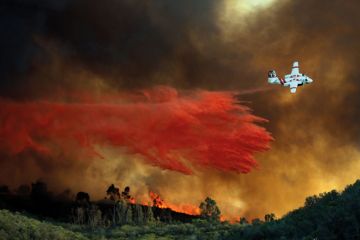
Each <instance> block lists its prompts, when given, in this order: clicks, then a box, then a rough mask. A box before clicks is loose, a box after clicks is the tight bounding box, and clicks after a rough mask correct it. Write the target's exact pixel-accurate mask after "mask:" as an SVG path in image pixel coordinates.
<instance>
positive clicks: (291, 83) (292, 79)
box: [268, 62, 313, 93]
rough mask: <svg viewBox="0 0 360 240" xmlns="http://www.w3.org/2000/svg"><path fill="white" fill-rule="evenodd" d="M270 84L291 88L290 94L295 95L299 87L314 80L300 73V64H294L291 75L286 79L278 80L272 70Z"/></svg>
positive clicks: (269, 77) (286, 76) (269, 75)
mask: <svg viewBox="0 0 360 240" xmlns="http://www.w3.org/2000/svg"><path fill="white" fill-rule="evenodd" d="M268 82H269V83H270V84H281V85H283V86H284V87H290V92H291V93H295V92H296V89H297V87H299V86H303V85H305V84H310V83H312V82H313V80H312V79H311V78H310V77H308V76H306V75H305V74H302V73H300V72H299V63H298V62H294V63H293V67H292V70H291V73H290V74H287V75H285V77H284V79H282V78H280V79H279V78H278V77H277V76H276V73H275V71H274V70H270V71H269V74H268Z"/></svg>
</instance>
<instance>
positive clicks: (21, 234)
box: [0, 180, 360, 240]
mask: <svg viewBox="0 0 360 240" xmlns="http://www.w3.org/2000/svg"><path fill="white" fill-rule="evenodd" d="M359 200H360V180H358V181H357V182H355V183H354V184H353V185H349V186H348V187H346V188H345V190H344V191H343V192H341V193H338V192H336V191H335V190H333V191H331V192H327V193H322V194H320V195H317V196H311V197H308V198H307V199H306V200H305V205H304V206H303V207H301V208H299V209H296V210H294V211H292V212H290V213H288V214H287V215H285V216H284V217H282V218H281V219H278V220H274V219H273V218H269V217H267V218H266V221H262V220H259V219H257V220H253V222H252V224H247V223H242V224H240V223H235V224H229V223H227V222H223V223H220V222H217V221H206V220H202V219H194V220H193V222H192V223H179V222H178V223H164V222H159V221H155V222H150V223H147V224H135V223H134V224H125V225H121V226H111V227H93V228H91V227H90V226H84V225H76V224H65V223H58V222H48V221H39V220H36V219H33V218H30V217H28V216H25V215H22V214H20V213H12V212H9V211H8V210H0V239H163V240H164V239H229V240H232V239H324V240H326V239H359V238H360V231H359V228H360V224H359V223H360V201H359Z"/></svg>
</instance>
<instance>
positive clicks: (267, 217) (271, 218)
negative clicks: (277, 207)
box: [264, 213, 276, 222]
mask: <svg viewBox="0 0 360 240" xmlns="http://www.w3.org/2000/svg"><path fill="white" fill-rule="evenodd" d="M264 219H265V222H272V221H275V219H276V217H275V214H274V213H269V214H265V217H264Z"/></svg>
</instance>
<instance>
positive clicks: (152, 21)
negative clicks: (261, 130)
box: [0, 0, 360, 216]
mask: <svg viewBox="0 0 360 240" xmlns="http://www.w3.org/2000/svg"><path fill="white" fill-rule="evenodd" d="M1 6H2V7H1V21H0V28H1V31H2V36H3V37H2V38H1V44H0V47H1V52H2V54H1V56H0V59H1V61H0V62H1V65H0V68H1V72H0V74H1V83H0V84H1V87H0V91H1V96H2V98H6V99H9V98H10V99H12V101H20V102H24V101H28V100H31V101H33V100H44V99H49V98H54V96H53V95H54V93H55V95H57V96H62V98H63V99H62V100H63V101H67V100H68V99H69V98H71V96H70V97H69V96H67V95H69V93H70V92H79V91H83V92H91V93H94V92H95V94H103V93H113V92H114V91H121V90H125V89H127V90H136V89H144V88H148V87H152V86H156V85H158V84H166V85H171V86H173V87H175V88H182V89H189V90H191V89H194V88H203V89H208V90H234V89H235V90H240V91H241V90H247V89H249V88H250V89H252V88H259V87H263V86H265V82H266V73H267V70H269V69H272V68H274V69H276V70H277V73H278V74H285V73H287V72H288V71H289V70H290V66H291V63H292V61H293V60H299V61H300V70H301V71H302V72H304V73H305V74H308V75H309V76H311V77H312V78H313V79H314V80H315V82H314V83H313V84H312V85H310V86H304V87H303V88H301V89H299V91H298V92H297V93H296V95H290V94H289V93H288V91H287V89H281V88H280V89H276V90H274V91H266V92H259V93H254V94H252V95H243V96H241V100H244V101H250V102H251V103H248V105H249V106H250V107H251V108H252V109H253V110H254V112H255V114H256V115H258V116H261V117H264V118H266V119H269V120H270V122H269V123H267V124H265V125H264V126H265V127H266V128H267V129H268V130H269V131H270V132H271V133H272V135H273V137H274V138H275V141H274V142H273V143H272V150H271V151H269V152H267V153H266V154H261V155H257V159H259V168H258V169H257V170H255V171H252V172H251V173H249V174H245V175H241V174H235V173H234V174H227V173H224V172H222V171H218V170H207V171H205V172H202V173H196V174H194V175H191V176H188V175H187V176H185V175H182V174H179V173H175V172H171V171H161V170H160V169H158V168H153V167H151V166H148V165H143V164H141V161H131V160H130V159H132V157H128V156H127V157H125V156H126V154H125V156H124V157H120V155H119V156H117V157H118V158H121V159H127V160H126V161H125V160H123V161H120V162H124V164H123V165H122V164H119V163H117V164H119V165H118V167H116V166H117V165H116V164H115V163H116V162H119V161H115V160H114V159H115V158H116V157H115V156H114V153H113V152H117V151H118V150H104V151H106V154H104V157H105V159H102V160H96V161H92V163H93V165H91V166H88V165H86V164H85V163H84V162H86V160H82V161H74V162H71V161H69V162H66V163H64V162H63V161H60V160H59V159H58V158H55V159H53V160H51V161H49V160H48V159H47V158H44V157H39V156H37V155H34V156H32V157H28V160H27V161H26V162H27V163H26V164H24V162H22V161H23V158H21V157H19V156H16V158H14V157H9V156H2V164H5V163H6V165H3V166H6V167H3V168H2V172H4V174H5V173H7V172H12V173H14V174H13V176H17V179H18V182H21V181H22V180H24V181H31V180H33V179H30V177H24V176H26V175H27V174H25V175H24V169H25V168H26V169H29V171H30V172H32V176H31V178H32V177H33V176H34V177H35V176H36V177H45V178H46V179H47V181H49V182H51V179H58V180H60V181H55V180H53V181H52V185H53V188H62V187H64V188H65V187H69V186H70V187H73V188H74V189H80V188H87V189H85V190H88V191H90V192H91V191H93V192H94V194H95V192H98V191H97V190H98V189H99V190H100V189H102V188H105V187H106V185H107V184H108V183H111V182H113V181H114V180H112V179H116V181H117V182H118V184H119V185H129V184H132V185H133V188H132V189H134V191H136V190H135V189H136V188H138V189H141V191H142V190H143V189H154V188H155V190H154V191H157V192H159V193H160V194H161V195H162V197H163V198H164V199H165V200H166V201H170V202H174V203H178V204H180V203H184V202H187V203H191V204H194V205H197V204H198V203H199V202H200V201H201V200H202V199H203V198H204V197H205V196H206V195H210V196H212V197H213V198H215V199H216V200H217V201H218V203H219V204H220V207H221V209H223V212H224V213H225V214H228V215H236V216H238V215H248V216H261V215H263V214H265V213H267V212H270V211H271V212H275V213H276V214H277V215H280V214H283V213H285V212H286V211H288V210H290V209H292V208H294V207H297V206H300V205H301V204H302V203H303V201H304V199H305V197H306V196H308V195H310V194H315V193H319V192H322V191H328V190H330V189H332V188H341V187H343V186H344V185H346V184H349V183H351V182H352V181H353V180H355V179H356V178H358V172H359V171H358V169H359V161H358V157H359V156H358V155H359V151H358V147H359V146H358V141H359V133H360V132H359V126H358V123H357V121H358V119H359V102H360V101H359V70H358V67H357V62H358V61H359V52H360V51H359V44H358V42H359V33H358V31H357V29H359V20H358V18H356V17H355V16H356V9H357V8H358V7H359V3H358V2H357V1H346V2H343V1H337V0H335V1H330V2H329V1H327V2H323V1H321V2H320V1H280V0H279V1H274V2H273V3H272V4H270V5H269V6H266V7H264V8H263V9H262V8H258V9H253V10H252V12H245V11H244V10H243V9H241V8H240V9H237V1H231V0H229V1H196V3H195V2H194V1H178V2H176V3H175V2H171V3H170V2H166V1H153V2H148V1H110V0H109V1H103V2H102V3H101V4H99V3H98V2H96V1H26V2H24V1H2V3H1ZM229 9H230V10H229ZM49 95H50V96H49ZM64 96H65V97H64ZM3 146H4V145H3ZM2 155H4V154H2ZM107 156H111V157H107ZM125 163H126V164H125ZM130 163H131V164H130ZM59 166H60V167H59ZM95 166H96V167H95ZM72 170H73V171H72ZM116 170H118V171H116ZM79 171H80V172H81V173H84V174H83V176H84V177H79V175H80V174H79ZM66 172H71V173H72V174H70V175H69V176H71V177H69V178H66V179H65V178H63V177H62V176H64V175H65V173H66ZM4 174H2V175H3V176H5V175H4ZM94 176H96V177H95V178H94ZM22 178H23V179H22ZM79 178H80V179H79ZM9 179H10V178H9ZM95 179H96V180H95ZM104 179H106V180H104ZM76 180H77V181H76ZM137 180H139V181H137ZM15 182H16V181H15ZM90 182H91V184H89V183H90ZM105 182H106V183H105ZM128 182H129V184H128ZM270 184H271V185H270ZM65 185H67V186H65ZM174 186H177V187H176V191H174ZM92 189H94V190H92ZM141 191H140V190H139V192H138V193H137V194H140V192H141ZM144 192H145V190H144ZM98 195H101V194H98ZM99 197H100V196H99ZM234 209H236V210H237V212H236V211H235V210H234ZM234 212H236V213H234ZM232 213H234V214H232Z"/></svg>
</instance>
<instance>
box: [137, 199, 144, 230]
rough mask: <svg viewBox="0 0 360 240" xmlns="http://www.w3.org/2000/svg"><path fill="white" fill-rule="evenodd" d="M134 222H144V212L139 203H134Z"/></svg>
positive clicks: (140, 223) (139, 223)
mask: <svg viewBox="0 0 360 240" xmlns="http://www.w3.org/2000/svg"><path fill="white" fill-rule="evenodd" d="M135 222H136V224H138V225H142V224H144V213H143V209H142V206H141V205H139V204H136V205H135Z"/></svg>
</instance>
